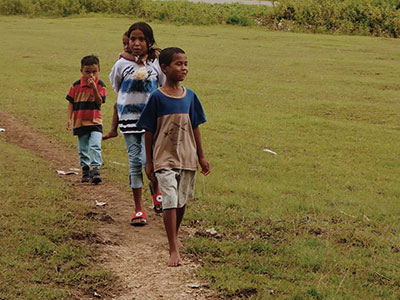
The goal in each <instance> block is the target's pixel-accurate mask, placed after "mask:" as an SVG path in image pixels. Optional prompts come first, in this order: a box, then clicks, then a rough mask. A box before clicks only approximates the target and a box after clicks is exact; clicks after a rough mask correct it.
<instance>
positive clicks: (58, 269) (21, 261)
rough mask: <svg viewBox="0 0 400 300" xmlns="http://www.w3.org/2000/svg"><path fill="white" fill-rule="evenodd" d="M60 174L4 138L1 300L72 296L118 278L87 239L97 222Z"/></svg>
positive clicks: (0, 156) (0, 147)
mask: <svg viewBox="0 0 400 300" xmlns="http://www.w3.org/2000/svg"><path fill="white" fill-rule="evenodd" d="M54 174H55V172H54V170H51V169H50V168H49V167H48V166H47V165H46V163H45V162H44V161H42V160H40V159H39V158H37V157H35V156H34V155H32V154H30V153H29V152H26V151H24V150H21V149H20V148H17V147H16V146H14V145H9V144H7V143H5V141H4V140H3V139H2V138H0V182H1V189H0V199H1V204H0V207H1V209H0V222H1V224H2V225H1V229H0V240H1V242H0V252H1V257H0V274H1V275H0V299H32V300H36V299H71V298H72V295H75V296H76V295H77V292H78V293H83V294H86V293H90V292H91V293H93V291H94V290H99V289H101V288H102V287H103V286H104V283H109V282H110V281H111V280H112V278H113V276H112V275H111V274H110V273H108V272H106V271H104V270H102V269H101V268H100V267H99V266H97V265H96V264H95V262H94V260H93V254H92V253H91V251H90V250H89V249H88V247H87V246H86V245H85V244H84V243H83V242H82V241H81V240H82V239H84V238H85V237H88V236H91V235H93V230H94V224H93V222H92V223H90V222H89V221H87V220H85V219H86V218H85V215H84V214H85V211H86V210H85V208H84V207H83V206H82V204H78V203H77V202H74V192H73V191H72V190H71V188H70V187H69V186H67V185H66V184H65V183H63V182H62V180H61V179H60V178H58V177H57V176H55V175H54Z"/></svg>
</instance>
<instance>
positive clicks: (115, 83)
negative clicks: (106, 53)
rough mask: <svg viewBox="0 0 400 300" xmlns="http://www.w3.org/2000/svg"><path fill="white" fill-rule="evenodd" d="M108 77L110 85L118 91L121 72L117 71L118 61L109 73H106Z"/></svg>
mask: <svg viewBox="0 0 400 300" xmlns="http://www.w3.org/2000/svg"><path fill="white" fill-rule="evenodd" d="M108 78H109V79H110V82H111V86H112V87H113V89H114V91H115V92H116V93H118V92H119V88H120V85H121V80H122V74H121V72H120V71H119V64H118V61H117V62H116V63H115V64H114V66H113V67H112V69H111V72H110V75H108Z"/></svg>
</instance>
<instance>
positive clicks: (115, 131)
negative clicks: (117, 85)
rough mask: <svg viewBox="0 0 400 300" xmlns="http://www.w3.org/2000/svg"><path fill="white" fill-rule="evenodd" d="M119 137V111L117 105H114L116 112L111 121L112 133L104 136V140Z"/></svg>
mask: <svg viewBox="0 0 400 300" xmlns="http://www.w3.org/2000/svg"><path fill="white" fill-rule="evenodd" d="M116 136H118V111H117V103H115V104H114V112H113V117H112V121H111V129H110V131H109V132H108V133H107V134H106V135H105V136H103V140H107V139H110V138H113V137H116Z"/></svg>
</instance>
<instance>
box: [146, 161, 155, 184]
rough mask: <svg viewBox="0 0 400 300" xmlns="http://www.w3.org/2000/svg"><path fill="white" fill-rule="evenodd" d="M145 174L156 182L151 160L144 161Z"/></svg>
mask: <svg viewBox="0 0 400 300" xmlns="http://www.w3.org/2000/svg"><path fill="white" fill-rule="evenodd" d="M146 175H147V178H148V179H149V180H150V181H151V182H157V178H156V174H155V173H154V166H153V163H152V162H146Z"/></svg>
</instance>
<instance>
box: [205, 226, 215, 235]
mask: <svg viewBox="0 0 400 300" xmlns="http://www.w3.org/2000/svg"><path fill="white" fill-rule="evenodd" d="M206 232H207V233H209V234H211V235H216V234H217V233H218V232H217V231H216V230H215V228H210V229H207V230H206Z"/></svg>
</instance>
